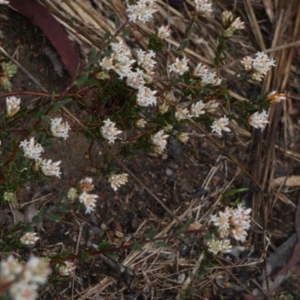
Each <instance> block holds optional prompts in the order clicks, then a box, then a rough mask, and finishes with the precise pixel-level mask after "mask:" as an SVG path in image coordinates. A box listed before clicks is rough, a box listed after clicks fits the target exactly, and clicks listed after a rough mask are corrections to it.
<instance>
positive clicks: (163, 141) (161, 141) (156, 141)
mask: <svg viewBox="0 0 300 300" xmlns="http://www.w3.org/2000/svg"><path fill="white" fill-rule="evenodd" d="M168 137H169V135H168V134H164V130H160V131H158V132H157V133H155V134H154V135H152V136H151V142H152V144H153V145H154V151H155V152H157V153H159V154H161V153H163V151H164V150H165V149H166V146H167V138H168Z"/></svg>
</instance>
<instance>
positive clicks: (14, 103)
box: [6, 96, 21, 117]
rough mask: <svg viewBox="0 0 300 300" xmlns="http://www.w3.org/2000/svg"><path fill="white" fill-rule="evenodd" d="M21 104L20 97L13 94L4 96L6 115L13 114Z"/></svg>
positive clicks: (10, 115)
mask: <svg viewBox="0 0 300 300" xmlns="http://www.w3.org/2000/svg"><path fill="white" fill-rule="evenodd" d="M20 105H21V99H20V98H17V97H15V96H11V97H7V98H6V115H7V116H8V117H12V116H14V115H15V114H16V113H17V112H18V111H19V110H20Z"/></svg>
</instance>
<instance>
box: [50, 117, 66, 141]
mask: <svg viewBox="0 0 300 300" xmlns="http://www.w3.org/2000/svg"><path fill="white" fill-rule="evenodd" d="M70 129H71V128H70V126H69V124H68V122H64V123H63V122H62V118H55V119H52V120H51V126H50V131H51V133H52V135H53V136H54V137H62V138H64V139H66V138H67V137H68V136H69V135H68V132H69V130H70Z"/></svg>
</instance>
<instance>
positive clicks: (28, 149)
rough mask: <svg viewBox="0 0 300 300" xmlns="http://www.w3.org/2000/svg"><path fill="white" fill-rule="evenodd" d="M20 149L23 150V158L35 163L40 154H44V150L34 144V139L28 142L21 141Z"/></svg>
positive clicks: (39, 145)
mask: <svg viewBox="0 0 300 300" xmlns="http://www.w3.org/2000/svg"><path fill="white" fill-rule="evenodd" d="M20 147H22V148H23V152H24V156H25V157H27V158H29V159H34V160H35V161H37V160H39V159H40V156H41V153H42V152H44V148H43V147H42V145H41V144H38V143H36V144H35V143H34V138H33V137H32V138H31V139H30V141H27V140H25V141H22V142H21V143H20Z"/></svg>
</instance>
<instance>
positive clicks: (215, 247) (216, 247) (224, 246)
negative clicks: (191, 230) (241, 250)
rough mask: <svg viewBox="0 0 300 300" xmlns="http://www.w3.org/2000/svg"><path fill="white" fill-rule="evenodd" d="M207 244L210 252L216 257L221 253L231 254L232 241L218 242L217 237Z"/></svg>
mask: <svg viewBox="0 0 300 300" xmlns="http://www.w3.org/2000/svg"><path fill="white" fill-rule="evenodd" d="M206 244H207V246H208V251H209V252H212V253H213V254H215V255H217V254H218V253H219V252H221V253H227V252H230V250H231V248H232V246H231V244H230V240H228V239H223V240H217V239H216V238H215V237H213V238H212V239H211V240H208V241H207V242H206Z"/></svg>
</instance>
